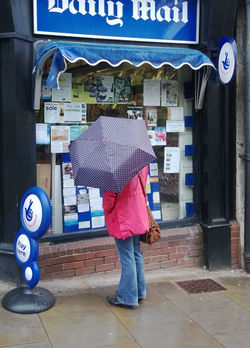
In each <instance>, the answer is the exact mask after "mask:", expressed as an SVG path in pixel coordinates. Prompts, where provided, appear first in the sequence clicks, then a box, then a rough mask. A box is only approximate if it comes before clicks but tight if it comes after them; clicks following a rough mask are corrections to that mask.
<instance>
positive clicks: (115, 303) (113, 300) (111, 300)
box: [107, 296, 136, 309]
mask: <svg viewBox="0 0 250 348" xmlns="http://www.w3.org/2000/svg"><path fill="white" fill-rule="evenodd" d="M107 301H108V302H109V303H110V304H111V305H112V306H116V307H123V308H128V309H135V307H136V306H130V305H126V304H124V303H121V302H119V301H118V300H117V298H116V297H111V296H107Z"/></svg>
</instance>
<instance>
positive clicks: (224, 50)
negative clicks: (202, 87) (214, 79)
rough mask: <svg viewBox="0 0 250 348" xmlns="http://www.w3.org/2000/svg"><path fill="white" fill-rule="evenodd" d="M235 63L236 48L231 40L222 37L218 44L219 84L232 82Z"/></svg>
mask: <svg viewBox="0 0 250 348" xmlns="http://www.w3.org/2000/svg"><path fill="white" fill-rule="evenodd" d="M236 63H237V46H236V42H235V40H234V39H233V38H227V37H223V38H222V39H221V40H220V43H219V58H218V73H219V79H220V81H221V83H223V84H227V83H229V82H230V81H232V79H233V77H234V74H235V70H236Z"/></svg>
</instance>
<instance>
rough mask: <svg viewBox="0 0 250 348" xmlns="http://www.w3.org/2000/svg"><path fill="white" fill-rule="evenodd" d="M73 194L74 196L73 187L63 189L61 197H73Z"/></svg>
mask: <svg viewBox="0 0 250 348" xmlns="http://www.w3.org/2000/svg"><path fill="white" fill-rule="evenodd" d="M75 194H76V189H75V187H64V188H63V196H64V197H69V196H75Z"/></svg>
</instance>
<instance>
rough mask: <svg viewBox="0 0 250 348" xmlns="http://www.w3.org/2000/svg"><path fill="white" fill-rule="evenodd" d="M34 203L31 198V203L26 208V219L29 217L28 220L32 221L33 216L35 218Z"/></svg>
mask: <svg viewBox="0 0 250 348" xmlns="http://www.w3.org/2000/svg"><path fill="white" fill-rule="evenodd" d="M32 204H33V201H32V200H30V203H29V206H28V208H25V214H26V219H27V220H28V221H31V220H32V218H33V211H32V209H31V206H32Z"/></svg>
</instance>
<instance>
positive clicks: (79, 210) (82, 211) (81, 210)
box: [77, 202, 89, 213]
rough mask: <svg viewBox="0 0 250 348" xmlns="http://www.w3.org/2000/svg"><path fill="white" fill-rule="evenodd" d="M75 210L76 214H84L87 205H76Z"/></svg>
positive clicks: (87, 208)
mask: <svg viewBox="0 0 250 348" xmlns="http://www.w3.org/2000/svg"><path fill="white" fill-rule="evenodd" d="M77 210H78V213H84V212H86V211H89V203H88V202H86V203H82V204H78V205H77Z"/></svg>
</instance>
